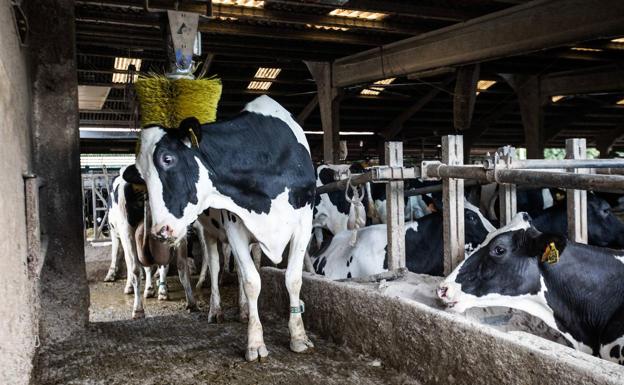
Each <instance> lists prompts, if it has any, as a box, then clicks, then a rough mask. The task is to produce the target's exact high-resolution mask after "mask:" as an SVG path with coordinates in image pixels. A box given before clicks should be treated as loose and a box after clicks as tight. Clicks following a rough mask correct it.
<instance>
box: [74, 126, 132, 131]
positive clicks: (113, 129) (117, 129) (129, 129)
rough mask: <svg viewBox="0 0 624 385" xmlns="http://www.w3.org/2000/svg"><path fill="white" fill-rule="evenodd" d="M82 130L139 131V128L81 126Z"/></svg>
mask: <svg viewBox="0 0 624 385" xmlns="http://www.w3.org/2000/svg"><path fill="white" fill-rule="evenodd" d="M80 131H93V132H139V131H141V130H140V129H138V128H123V127H80Z"/></svg>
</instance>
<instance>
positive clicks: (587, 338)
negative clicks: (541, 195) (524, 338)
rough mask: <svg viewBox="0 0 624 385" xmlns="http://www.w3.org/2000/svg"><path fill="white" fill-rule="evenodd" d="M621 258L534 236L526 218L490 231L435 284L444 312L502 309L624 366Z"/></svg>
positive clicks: (521, 216)
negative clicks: (516, 312) (516, 311)
mask: <svg viewBox="0 0 624 385" xmlns="http://www.w3.org/2000/svg"><path fill="white" fill-rule="evenodd" d="M622 277H624V255H623V253H622V252H620V251H615V250H611V249H605V248H600V247H595V246H587V245H584V244H579V243H575V242H571V241H569V240H567V239H566V238H565V237H563V236H560V235H553V234H546V233H541V232H539V231H538V230H537V229H536V228H535V227H534V226H532V224H531V222H530V217H529V215H528V214H526V213H519V214H517V215H516V216H515V217H514V218H513V220H512V222H511V223H510V224H509V225H507V226H505V227H503V228H501V229H499V230H497V231H495V232H492V233H490V234H489V235H488V236H487V238H486V240H485V242H484V243H483V244H482V245H480V246H479V247H478V248H477V249H476V250H475V251H474V253H472V254H471V255H470V256H469V257H468V258H467V259H466V260H465V261H464V262H462V263H461V264H460V265H459V266H458V267H457V268H456V269H455V270H454V271H453V272H452V273H451V275H449V276H448V277H447V278H446V279H445V280H444V281H443V282H442V283H441V284H440V286H439V288H438V296H439V297H440V298H441V300H442V301H443V302H444V303H445V304H446V305H447V307H448V310H450V311H453V312H457V313H462V312H464V311H465V310H466V309H468V308H471V307H490V306H505V307H511V308H515V309H519V310H523V311H525V312H527V313H529V314H531V315H533V316H535V317H538V318H540V319H542V320H543V321H544V322H545V323H546V324H547V325H548V326H550V327H551V328H553V329H555V330H558V331H559V332H560V333H561V334H562V335H563V336H564V337H565V338H566V339H567V340H568V341H569V342H570V343H571V344H572V346H573V347H574V348H576V349H578V350H581V351H584V352H586V353H590V354H593V355H596V356H600V357H602V358H605V359H608V360H611V361H614V362H618V363H620V364H624V355H623V354H622V353H624V352H623V349H624V287H623V286H622V285H621V284H620V282H621V281H622Z"/></svg>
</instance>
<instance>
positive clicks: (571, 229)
mask: <svg viewBox="0 0 624 385" xmlns="http://www.w3.org/2000/svg"><path fill="white" fill-rule="evenodd" d="M385 146H386V163H387V165H386V166H376V167H372V168H371V169H370V171H369V172H366V173H363V174H356V175H352V176H351V178H350V183H351V184H352V185H358V184H364V183H368V182H372V183H386V199H387V200H386V206H387V207H386V211H387V216H388V218H387V221H386V223H387V228H388V249H387V250H388V269H389V270H398V269H400V268H404V267H405V244H404V242H405V238H404V212H403V206H404V201H403V197H404V196H412V195H420V194H427V193H431V192H438V191H442V195H443V204H444V210H443V218H444V221H443V223H444V229H443V231H444V273H445V275H448V274H449V273H450V272H451V271H452V270H453V269H454V268H455V267H456V266H457V265H458V264H459V263H460V262H461V261H462V260H463V259H464V222H463V221H464V215H463V210H464V186H465V185H477V184H483V183H498V184H499V204H500V213H501V217H500V221H501V226H503V225H505V224H507V223H508V222H509V221H511V218H512V217H513V216H514V215H515V213H516V209H517V208H516V185H521V186H532V187H554V188H562V189H567V198H568V199H567V201H568V203H567V204H568V206H567V210H568V236H569V237H570V239H572V240H574V241H576V242H582V243H587V193H586V190H594V191H607V192H617V193H624V175H623V174H624V159H585V154H586V141H585V139H568V140H566V158H567V159H562V160H547V159H529V160H519V159H516V158H515V149H514V148H513V147H510V146H506V147H501V148H500V149H499V150H498V151H497V152H496V153H495V154H494V155H493V156H492V157H491V158H489V159H487V160H486V161H485V162H484V163H483V164H482V165H464V164H463V138H462V136H461V135H449V136H445V137H443V138H442V160H441V161H424V162H422V165H421V167H409V168H408V167H403V161H402V159H403V151H402V149H403V146H402V143H400V142H387V143H386V144H385ZM414 178H422V179H424V180H442V185H441V186H427V187H422V188H418V189H412V190H410V191H407V192H405V193H404V186H403V185H404V183H403V181H404V180H405V179H414ZM465 180H466V181H467V182H466V183H464V181H465ZM348 183H349V181H348V180H340V181H336V182H332V183H329V184H326V185H323V186H321V187H319V188H318V189H317V193H318V194H323V193H327V192H331V191H337V190H344V189H345V188H346V187H347V185H348Z"/></svg>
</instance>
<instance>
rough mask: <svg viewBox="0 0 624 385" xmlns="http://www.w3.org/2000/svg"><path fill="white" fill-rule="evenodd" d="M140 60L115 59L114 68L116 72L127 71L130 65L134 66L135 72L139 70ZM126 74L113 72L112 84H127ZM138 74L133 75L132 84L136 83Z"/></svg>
mask: <svg viewBox="0 0 624 385" xmlns="http://www.w3.org/2000/svg"><path fill="white" fill-rule="evenodd" d="M141 61H142V60H141V59H133V58H129V57H116V58H115V64H114V68H115V69H116V70H118V71H127V70H128V67H130V65H134V69H135V71H136V72H139V71H140V70H141ZM128 76H129V74H128V73H119V72H115V73H114V74H113V83H127V82H128ZM138 77H139V75H138V74H136V73H135V75H134V76H133V79H132V82H133V83H134V82H136V80H137V78H138Z"/></svg>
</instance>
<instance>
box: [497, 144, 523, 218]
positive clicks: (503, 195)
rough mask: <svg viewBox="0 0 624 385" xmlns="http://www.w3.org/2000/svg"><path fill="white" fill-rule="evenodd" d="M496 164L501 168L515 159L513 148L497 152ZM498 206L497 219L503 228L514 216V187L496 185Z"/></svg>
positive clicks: (515, 203)
mask: <svg viewBox="0 0 624 385" xmlns="http://www.w3.org/2000/svg"><path fill="white" fill-rule="evenodd" d="M497 154H498V158H499V160H498V162H499V163H500V164H501V166H504V164H509V163H510V162H512V161H513V160H514V158H515V157H516V150H515V148H513V147H508V146H506V147H502V148H499V149H498V151H497ZM498 204H499V208H500V210H499V212H500V215H499V219H500V224H501V226H505V225H507V224H509V222H511V218H513V217H514V215H516V211H517V209H518V208H517V202H516V185H515V184H508V183H501V184H499V185H498Z"/></svg>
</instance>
